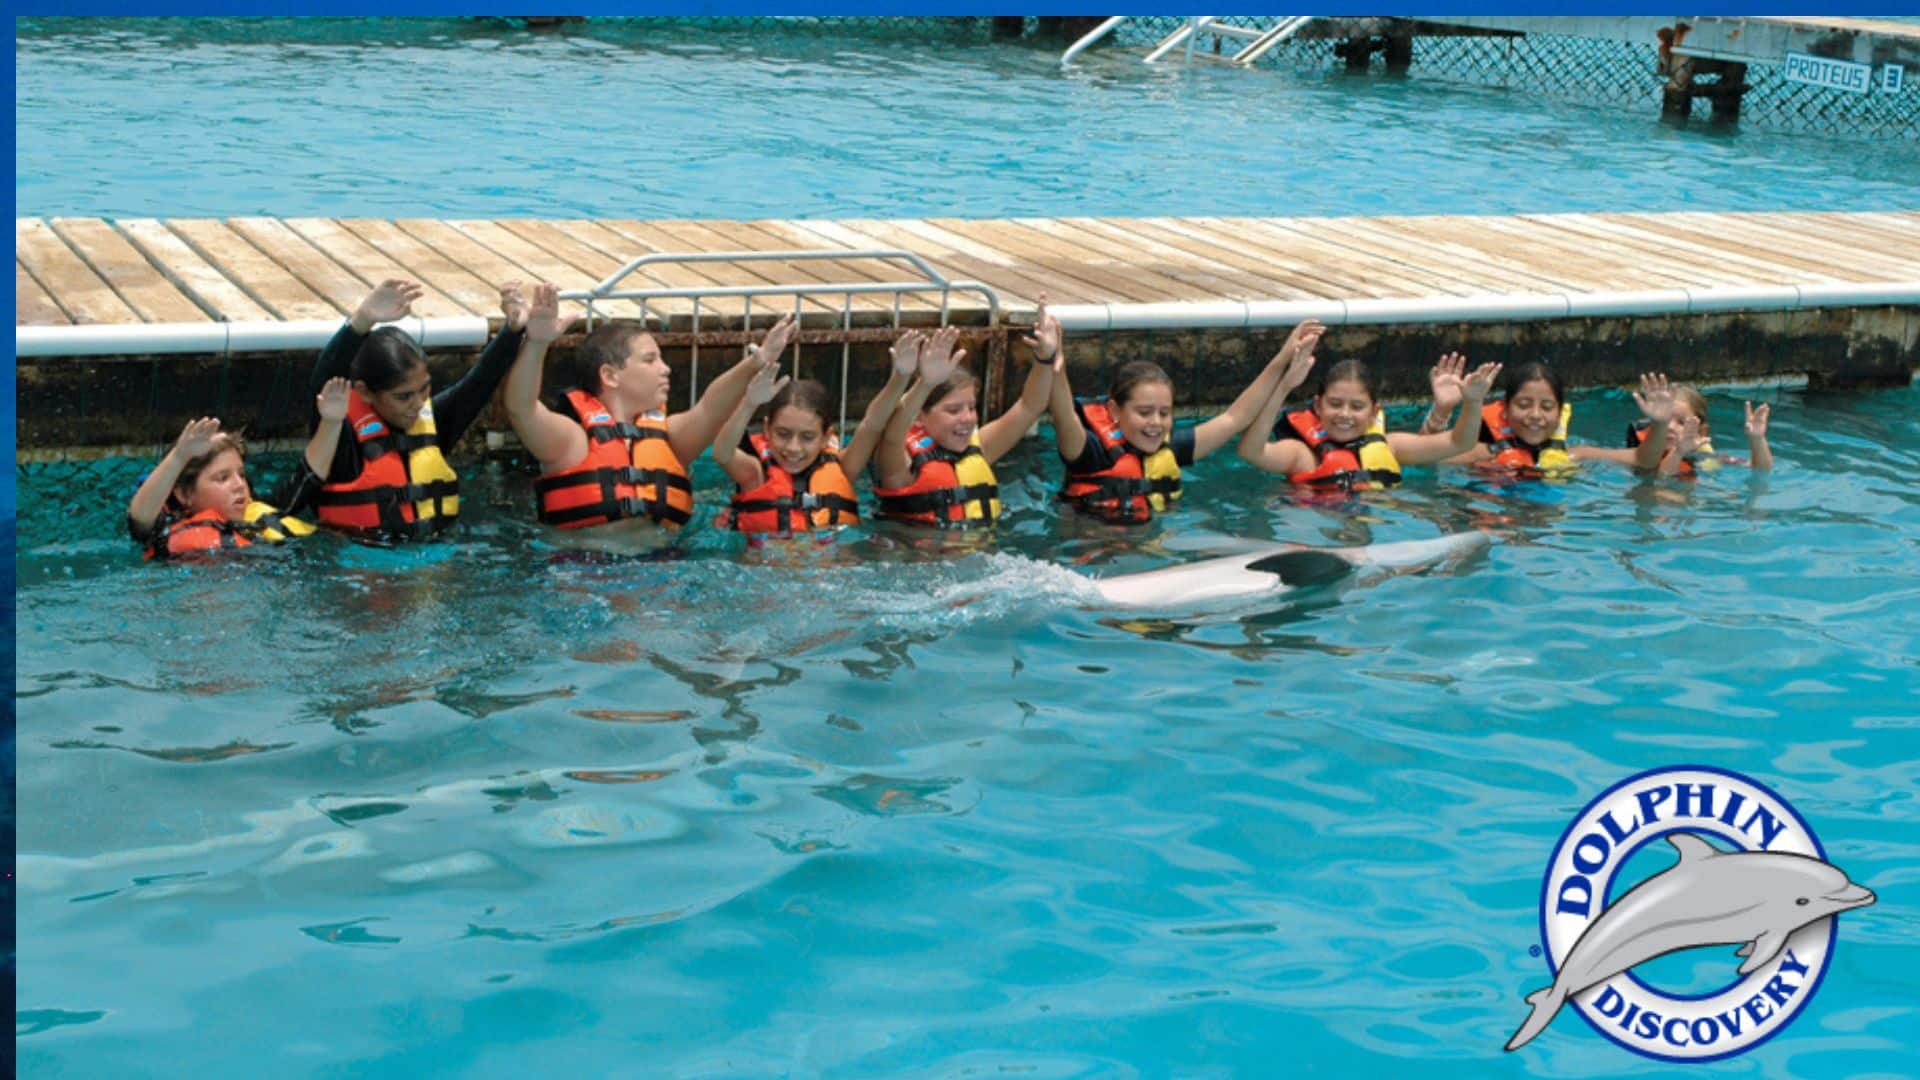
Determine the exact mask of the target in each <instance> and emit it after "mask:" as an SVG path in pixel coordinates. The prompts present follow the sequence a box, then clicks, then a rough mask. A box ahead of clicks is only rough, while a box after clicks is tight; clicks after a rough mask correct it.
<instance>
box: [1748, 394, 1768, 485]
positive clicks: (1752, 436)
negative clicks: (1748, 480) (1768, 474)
mask: <svg viewBox="0 0 1920 1080" xmlns="http://www.w3.org/2000/svg"><path fill="white" fill-rule="evenodd" d="M1772 411H1773V407H1772V406H1770V405H1767V404H1764V403H1763V404H1761V406H1760V407H1759V408H1757V409H1756V408H1754V406H1753V402H1751V401H1749V402H1747V454H1748V455H1749V456H1750V457H1751V458H1752V464H1753V467H1754V468H1756V469H1771V468H1773V447H1771V446H1769V445H1767V420H1768V418H1769V414H1770V413H1772Z"/></svg>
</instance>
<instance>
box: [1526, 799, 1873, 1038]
mask: <svg viewBox="0 0 1920 1080" xmlns="http://www.w3.org/2000/svg"><path fill="white" fill-rule="evenodd" d="M1649 845H1657V846H1659V847H1666V848H1670V849H1671V851H1672V853H1673V854H1674V855H1675V856H1676V860H1675V861H1674V863H1673V864H1672V865H1671V866H1669V867H1668V868H1667V869H1665V870H1663V871H1661V872H1659V873H1657V874H1654V875H1652V876H1651V877H1648V878H1646V879H1644V880H1642V881H1639V882H1637V883H1635V884H1633V885H1632V887H1631V888H1624V889H1620V890H1617V891H1616V889H1615V885H1616V884H1619V883H1620V882H1619V875H1620V872H1621V870H1622V868H1623V867H1624V866H1625V865H1626V863H1627V861H1628V860H1629V859H1630V858H1632V857H1633V855H1634V854H1635V853H1636V852H1639V851H1640V850H1641V849H1643V848H1646V847H1648V846H1649ZM1609 897H1614V899H1613V900H1612V901H1611V902H1609V900H1608V898H1609ZM1873 901H1874V895H1873V893H1872V892H1871V891H1869V890H1868V889H1865V888H1862V887H1861V886H1859V885H1855V884H1854V883H1853V882H1851V881H1849V880H1847V875H1846V874H1845V873H1843V872H1841V870H1840V869H1839V868H1838V867H1836V866H1834V865H1832V864H1831V863H1829V862H1827V861H1826V851H1825V849H1823V848H1822V847H1821V846H1820V840H1819V838H1818V837H1816V836H1815V835H1814V834H1813V830H1812V829H1811V828H1809V827H1808V826H1807V823H1806V821H1805V820H1803V819H1802V818H1801V817H1800V815H1799V814H1798V813H1796V812H1795V811H1794V809H1793V807H1791V806H1789V805H1787V802H1786V800H1785V799H1782V798H1781V797H1780V796H1779V795H1777V794H1775V793H1774V792H1773V791H1771V790H1769V789H1768V788H1767V787H1766V786H1765V785H1763V784H1760V783H1758V782H1756V781H1754V780H1751V779H1749V778H1747V777H1745V776H1741V775H1740V774H1738V773H1733V772H1728V771H1725V770H1722V769H1714V768H1708V767H1705V766H1681V767H1676V768H1669V769H1655V770H1653V771H1651V772H1645V773H1641V774H1640V775H1638V776H1633V777H1629V778H1628V779H1626V780H1624V781H1622V782H1620V783H1619V784H1616V785H1614V786H1613V787H1612V788H1610V789H1608V790H1607V791H1606V792H1605V793H1604V794H1602V795H1601V796H1600V797H1599V798H1597V799H1595V800H1593V802H1591V803H1589V804H1588V805H1587V808H1586V809H1585V810H1582V811H1581V812H1580V815H1579V816H1578V817H1576V818H1575V819H1574V821H1573V824H1572V825H1571V826H1569V827H1568V828H1567V831H1566V832H1565V833H1564V834H1563V835H1562V836H1561V837H1560V843H1559V844H1558V845H1557V846H1556V847H1555V848H1554V851H1553V858H1552V860H1551V861H1550V862H1549V863H1548V864H1547V878H1546V881H1545V883H1544V884H1543V886H1542V888H1541V891H1540V933H1541V939H1542V941H1543V943H1544V946H1545V949H1546V955H1547V962H1548V967H1549V969H1550V972H1551V974H1552V975H1553V984H1552V985H1551V986H1546V987H1542V988H1541V989H1539V990H1536V991H1534V992H1533V993H1531V994H1528V995H1527V1004H1528V1005H1531V1006H1532V1007H1533V1011H1532V1012H1531V1013H1529V1014H1528V1016H1527V1018H1526V1021H1525V1022H1524V1023H1522V1024H1521V1025H1520V1029H1519V1030H1518V1031H1516V1032H1514V1035H1513V1038H1512V1039H1511V1040H1509V1041H1508V1043H1507V1049H1508V1050H1517V1049H1519V1048H1520V1047H1521V1046H1524V1045H1525V1044H1526V1043H1528V1042H1529V1041H1531V1040H1532V1039H1533V1038H1534V1037H1535V1036H1537V1035H1539V1034H1540V1033H1541V1032H1542V1031H1544V1030H1546V1028H1547V1025H1548V1024H1549V1023H1551V1022H1552V1021H1553V1018H1554V1017H1555V1016H1556V1015H1558V1014H1559V1012H1560V1009H1561V1007H1562V1006H1563V1005H1566V1004H1569V1003H1571V1004H1572V1006H1573V1008H1574V1010H1575V1011H1577V1012H1578V1013H1579V1014H1580V1015H1581V1017H1582V1018H1584V1019H1585V1020H1586V1021H1587V1023H1589V1024H1591V1025H1593V1029H1594V1030H1595V1031H1598V1032H1599V1033H1600V1034H1602V1035H1605V1036H1606V1037H1607V1038H1609V1039H1612V1040H1613V1041H1614V1042H1616V1043H1619V1044H1620V1045H1621V1046H1624V1047H1626V1048H1627V1049H1629V1050H1632V1051H1633V1052H1635V1053H1637V1054H1643V1055H1645V1056H1647V1057H1651V1058H1657V1059H1659V1060H1662V1061H1715V1060H1718V1059H1720V1058H1725V1057H1731V1056H1733V1055H1735V1054H1740V1053H1744V1052H1745V1051H1747V1050H1751V1049H1752V1048H1754V1047H1755V1046H1758V1045H1760V1044H1761V1043H1763V1042H1765V1041H1766V1040H1768V1039H1770V1038H1772V1037H1773V1036H1775V1035H1777V1034H1779V1033H1780V1032H1781V1031H1782V1030H1783V1029H1784V1028H1786V1026H1787V1025H1788V1024H1789V1023H1791V1022H1792V1021H1793V1018H1794V1017H1795V1016H1796V1015H1798V1014H1799V1013H1800V1011H1801V1010H1802V1009H1804V1008H1806V1005H1807V1002H1808V1001H1809V1000H1810V999H1811V998H1812V997H1813V992H1814V990H1815V989H1816V988H1818V987H1819V985H1820V979H1821V977H1822V976H1824V975H1825V974H1826V971H1827V964H1828V962H1829V960H1830V959H1831V958H1832V956H1833V947H1834V941H1835V938H1836V931H1835V926H1834V916H1835V915H1838V914H1840V913H1841V912H1843V911H1851V910H1853V909H1855V908H1862V907H1866V906H1867V905H1868V904H1871V903H1873ZM1736 944H1737V945H1739V946H1740V948H1739V950H1738V951H1737V952H1735V953H1733V954H1732V955H1731V956H1729V957H1728V959H1729V961H1731V960H1733V959H1734V958H1735V957H1739V958H1741V962H1740V964H1739V966H1738V968H1737V970H1729V972H1728V977H1729V981H1728V982H1727V983H1726V984H1725V985H1723V986H1721V987H1720V988H1719V989H1717V990H1713V991H1711V992H1709V993H1705V994H1698V993H1676V992H1672V991H1667V990H1661V989H1659V988H1657V987H1655V986H1652V985H1650V984H1648V983H1647V982H1646V981H1644V980H1642V979H1641V978H1640V977H1639V976H1637V975H1635V974H1634V972H1633V969H1634V968H1635V967H1636V966H1638V965H1640V964H1642V963H1644V962H1646V961H1649V960H1652V959H1654V958H1655V957H1659V956H1665V955H1666V954H1668V953H1673V952H1679V951H1681V950H1683V949H1692V948H1698V947H1701V946H1713V945H1736ZM1728 966H1729V968H1732V964H1731V963H1729V965H1728Z"/></svg>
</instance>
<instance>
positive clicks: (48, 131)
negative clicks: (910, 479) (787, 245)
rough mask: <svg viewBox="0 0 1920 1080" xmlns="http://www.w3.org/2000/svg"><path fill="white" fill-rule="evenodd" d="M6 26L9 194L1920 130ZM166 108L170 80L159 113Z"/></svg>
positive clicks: (1053, 60) (910, 195)
mask: <svg viewBox="0 0 1920 1080" xmlns="http://www.w3.org/2000/svg"><path fill="white" fill-rule="evenodd" d="M922 25H923V24H916V26H915V27H914V28H910V29H909V31H908V32H907V33H903V34H902V35H900V36H898V37H883V36H876V35H872V34H853V35H847V36H844V37H840V38H837V39H835V38H828V37H819V36H814V35H801V34H779V33H775V34H769V33H767V32H766V31H765V30H764V29H760V28H755V29H752V30H742V31H724V30H715V29H705V30H696V29H692V28H689V27H688V26H686V25H684V24H679V25H675V26H672V27H666V28H662V27H659V26H656V25H652V24H648V23H644V22H627V21H622V20H595V21H593V22H590V23H588V24H586V25H585V26H584V27H575V28H569V29H568V30H566V31H564V32H559V33H530V32H527V31H521V30H507V29H503V28H501V27H499V26H497V25H493V24H488V23H484V22H480V21H476V20H470V19H317V20H301V21H298V22H293V23H289V22H288V21H285V20H233V19H107V20H98V19H81V20H73V19H22V20H19V21H18V22H17V23H16V33H17V44H16V46H15V49H14V62H15V76H14V92H15V106H14V136H15V150H14V165H15V171H16V174H17V176H18V180H17V182H16V187H15V197H16V199H17V201H18V207H19V209H18V212H19V213H21V214H31V215H56V214H77V215H100V216H110V217H128V216H143V215H144V216H155V217H187V216H195V215H200V216H220V217H225V216H232V215H242V214H271V215H278V216H295V215H320V216H326V217H348V216H365V217H407V216H421V217H439V218H459V217H522V216H542V217H620V218H630V217H641V218H645V217H708V218H760V217H778V218H796V217H826V218H833V217H843V218H844V217H875V216H907V217H932V216H960V217H1008V216H1017V215H1042V216H1058V215H1068V214H1092V215H1103V214H1111V215H1128V214H1137V213H1139V212H1141V210H1142V208H1143V207H1144V208H1151V212H1153V213H1157V214H1309V215H1310V214H1419V213H1483V214H1494V213H1522V212H1526V213H1535V212H1544V211H1555V210H1593V209H1604V210H1680V209H1686V210H1782V209H1869V210H1878V209H1885V208H1886V207H1888V206H1902V207H1912V206H1915V205H1920V144H1916V143H1914V142H1912V141H1910V140H1908V141H1901V140H1847V139H1833V138H1828V137H1824V136H1817V135H1788V134H1782V133H1779V132H1773V131H1765V130H1752V131H1744V132H1739V133H1734V134H1716V133H1713V132H1711V131H1708V130H1706V129H1705V128H1704V127H1693V128H1689V129H1687V130H1675V129H1672V128H1667V127H1663V126H1661V125H1660V124H1658V123H1657V122H1656V121H1655V119H1654V117H1653V115H1652V107H1651V106H1649V107H1648V109H1647V110H1645V111H1643V112H1637V111H1634V110H1631V109H1623V108H1619V107H1615V106H1608V105H1580V104H1575V103H1569V102H1562V101H1539V100H1535V99H1532V98H1530V97H1529V96H1527V95H1525V94H1520V93H1511V92H1507V91H1502V90H1492V89H1478V88H1472V87H1464V86H1459V85H1449V84H1447V83H1446V82H1443V81H1440V80H1438V79H1434V78H1422V77H1421V76H1420V74H1419V72H1418V70H1417V69H1416V72H1415V74H1414V75H1413V76H1412V77H1410V78H1406V79H1398V78H1388V77H1383V76H1381V75H1379V74H1378V73H1376V74H1375V75H1373V76H1368V77H1359V78H1354V77H1348V76H1347V75H1345V74H1344V73H1342V72H1338V71H1325V72H1320V73H1311V74H1309V73H1301V72H1292V71H1284V70H1256V71H1239V70H1224V69H1221V68H1217V67H1213V66H1204V65H1203V66H1196V67H1193V68H1190V69H1183V68H1180V67H1178V66H1171V67H1163V68H1157V69H1150V68H1147V67H1145V66H1144V65H1142V64H1140V63H1139V62H1138V59H1137V54H1136V53H1125V54H1122V53H1104V54H1103V53H1100V52H1098V51H1096V52H1095V53H1092V54H1090V55H1089V56H1088V57H1087V59H1086V60H1085V62H1084V63H1082V64H1081V65H1080V66H1079V67H1077V68H1076V69H1074V70H1073V71H1071V72H1067V73H1062V72H1061V71H1060V69H1059V66H1058V59H1059V54H1060V51H1061V48H1062V46H1061V45H1060V44H1059V43H1057V42H1048V43H1040V42H1037V41H1030V42H1028V43H1025V44H1018V45H1010V44H995V43H992V42H990V41H988V40H986V39H985V37H984V36H981V35H971V34H964V33H963V34H944V35H937V36H934V37H931V38H925V37H920V36H917V35H919V34H920V33H922V30H921V29H919V27H920V26H922ZM156 103H163V104H162V105H161V106H159V107H157V106H156Z"/></svg>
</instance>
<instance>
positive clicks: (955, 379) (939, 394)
mask: <svg viewBox="0 0 1920 1080" xmlns="http://www.w3.org/2000/svg"><path fill="white" fill-rule="evenodd" d="M978 382H979V380H978V379H975V378H974V377H973V372H971V371H968V370H967V369H966V368H963V367H957V368H954V369H953V374H951V375H949V376H947V378H946V380H945V381H944V382H941V383H937V384H935V386H934V388H933V391H932V392H931V393H929V394H928V395H927V403H926V404H925V405H924V406H922V407H921V411H922V412H925V411H926V410H927V409H931V408H933V407H934V406H935V405H938V404H940V403H941V402H943V401H945V400H947V399H948V398H950V397H952V396H953V395H954V394H956V393H958V392H960V391H962V390H965V389H968V388H969V387H972V386H974V385H975V384H976V383H978Z"/></svg>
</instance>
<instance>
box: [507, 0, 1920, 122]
mask: <svg viewBox="0 0 1920 1080" xmlns="http://www.w3.org/2000/svg"><path fill="white" fill-rule="evenodd" d="M1282 17H1283V16H1277V15H1220V16H1214V19H1215V21H1216V22H1220V23H1224V24H1227V25H1229V26H1235V27H1240V28H1243V29H1247V30H1255V31H1258V30H1264V29H1266V28H1267V27H1269V26H1272V25H1273V24H1274V23H1275V22H1276V21H1278V20H1279V19H1280V18H1282ZM521 21H525V20H521ZM596 21H615V20H598V19H597V20H596ZM618 21H619V22H621V23H622V24H623V25H625V26H627V27H628V28H630V29H632V30H634V31H638V32H645V31H650V30H653V29H658V30H660V31H663V32H668V31H670V32H674V33H686V32H689V31H691V32H697V33H711V34H725V35H736V34H760V35H764V34H767V33H780V34H795V35H804V36H820V37H832V36H841V35H862V36H885V37H890V38H895V39H910V40H921V41H925V40H939V41H956V40H957V41H979V42H983V43H984V42H987V41H991V40H1015V39H1024V40H1025V41H1026V42H1027V43H1028V44H1030V45H1035V46H1043V47H1053V46H1055V45H1057V46H1058V47H1059V48H1060V49H1061V50H1062V51H1064V50H1065V49H1066V47H1067V46H1068V45H1069V44H1071V43H1072V42H1073V41H1074V40H1075V39H1076V38H1078V37H1079V36H1080V35H1081V34H1083V33H1085V32H1086V31H1087V30H1090V29H1091V28H1092V27H1093V26H1094V25H1096V24H1097V23H1098V22H1099V21H1100V19H1099V17H1042V16H1031V15H1029V16H985V15H971V16H885V17H882V16H827V15H795V16H751V17H744V18H696V17H679V16H668V17H655V16H649V17H639V18H631V19H622V20H618ZM1393 21H1394V20H1388V19H1384V18H1383V19H1354V18H1343V19H1341V20H1339V23H1338V24H1337V25H1336V26H1329V25H1327V24H1322V25H1320V26H1315V25H1312V24H1310V25H1309V26H1308V27H1307V29H1306V30H1305V31H1303V32H1302V33H1301V34H1300V36H1297V37H1295V38H1293V39H1292V40H1290V41H1287V42H1285V43H1283V44H1281V45H1279V46H1278V47H1276V48H1274V49H1273V50H1271V51H1270V52H1268V53H1267V54H1266V55H1265V56H1264V57H1262V58H1261V60H1260V61H1259V63H1260V65H1261V66H1264V67H1275V68H1281V69H1285V70H1293V71H1302V72H1314V71H1330V70H1334V69H1337V68H1342V67H1345V66H1346V65H1347V54H1348V53H1349V52H1351V51H1353V50H1354V49H1356V48H1359V49H1366V50H1368V51H1374V50H1377V49H1378V47H1379V44H1380V42H1379V41H1378V40H1377V38H1376V36H1375V35H1371V34H1367V33H1364V32H1355V31H1353V30H1352V29H1351V27H1353V26H1355V25H1356V24H1367V23H1372V24H1377V25H1379V26H1382V27H1384V26H1385V25H1387V24H1389V23H1391V22H1393ZM1186 22H1187V19H1186V18H1184V17H1181V16H1174V15H1157V16H1155V15H1149V16H1135V17H1129V18H1128V19H1127V20H1126V21H1125V22H1123V23H1121V24H1120V25H1119V26H1118V27H1116V28H1115V29H1114V31H1113V33H1112V34H1111V35H1110V36H1109V37H1108V38H1107V39H1106V41H1105V42H1104V43H1103V46H1102V47H1106V48H1121V49H1147V48H1150V47H1152V46H1153V45H1155V44H1157V43H1158V42H1160V41H1162V40H1164V39H1165V38H1166V36H1167V35H1169V34H1171V33H1173V32H1174V31H1176V30H1179V29H1180V28H1181V27H1182V26H1184V25H1185V24H1186ZM1370 39H1373V40H1370ZM1244 44H1245V42H1244V41H1240V40H1236V39H1232V38H1222V37H1220V36H1217V35H1213V34H1202V35H1201V36H1200V38H1199V39H1198V40H1197V41H1196V44H1195V50H1196V51H1197V52H1200V53H1204V54H1209V55H1221V54H1225V55H1231V54H1232V53H1234V52H1236V51H1238V50H1239V48H1240V47H1241V46H1242V45H1244ZM1174 55H1176V56H1177V55H1178V53H1176V54H1174ZM1175 62H1177V61H1175ZM1374 63H1375V64H1378V63H1380V61H1379V60H1378V59H1377V58H1376V59H1375V60H1374ZM1655 63H1656V57H1655V52H1654V45H1653V43H1652V42H1648V43H1646V44H1645V45H1639V44H1630V43H1627V42H1618V41H1602V40H1596V39H1592V38H1581V37H1568V36H1564V35H1559V34H1525V35H1519V36H1495V35H1485V36H1469V35H1454V36H1426V35H1420V36H1415V37H1414V38H1413V62H1412V66H1411V68H1410V69H1409V71H1410V74H1411V75H1412V77H1414V78H1433V79H1441V80H1446V81H1452V82H1460V83H1466V84H1470V85H1475V86H1492V87H1499V88H1502V89H1508V90H1514V91H1517V92H1521V93H1528V94H1536V95H1540V96H1543V97H1551V98H1561V99H1567V100H1577V101H1584V102H1593V103H1600V104H1608V105H1617V106H1620V107H1622V108H1627V109H1634V110H1639V111H1642V112H1644V113H1646V114H1647V115H1649V116H1658V115H1659V113H1660V104H1661V90H1662V88H1663V86H1664V85H1665V81H1666V80H1665V76H1663V75H1661V74H1659V73H1658V72H1657V71H1656V70H1655ZM1914 74H1915V78H1912V79H1909V80H1907V83H1906V86H1905V87H1903V88H1902V89H1901V90H1899V91H1895V92H1891V93H1889V92H1887V91H1884V90H1882V89H1880V88H1879V87H1878V86H1875V87H1874V88H1873V90H1872V91H1871V92H1869V93H1866V94H1854V93H1848V92H1845V91H1841V90H1832V89H1826V88H1823V87H1817V86H1810V85H1807V84H1805V83H1796V82H1789V81H1787V79H1786V78H1785V77H1784V75H1783V74H1782V71H1781V69H1780V68H1779V67H1777V66H1774V65H1770V64H1752V65H1749V66H1748V67H1747V69H1746V75H1745V81H1746V83H1747V86H1748V89H1747V91H1746V94H1745V96H1744V98H1743V99H1742V100H1741V104H1740V122H1741V123H1742V124H1746V125H1753V126H1757V127H1765V128H1773V129H1779V130H1787V131H1805V132H1815V133H1820V134H1825V135H1834V136H1841V137H1848V138H1897V139H1920V72H1915V73H1914ZM1724 77H1727V78H1731V77H1732V76H1724ZM1701 85H1702V86H1707V85H1711V84H1710V83H1702V84H1701ZM1708 110H1709V106H1708V105H1707V104H1706V103H1705V102H1700V101H1696V102H1695V104H1694V111H1695V112H1696V113H1698V114H1701V115H1704V114H1706V113H1707V112H1708Z"/></svg>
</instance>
